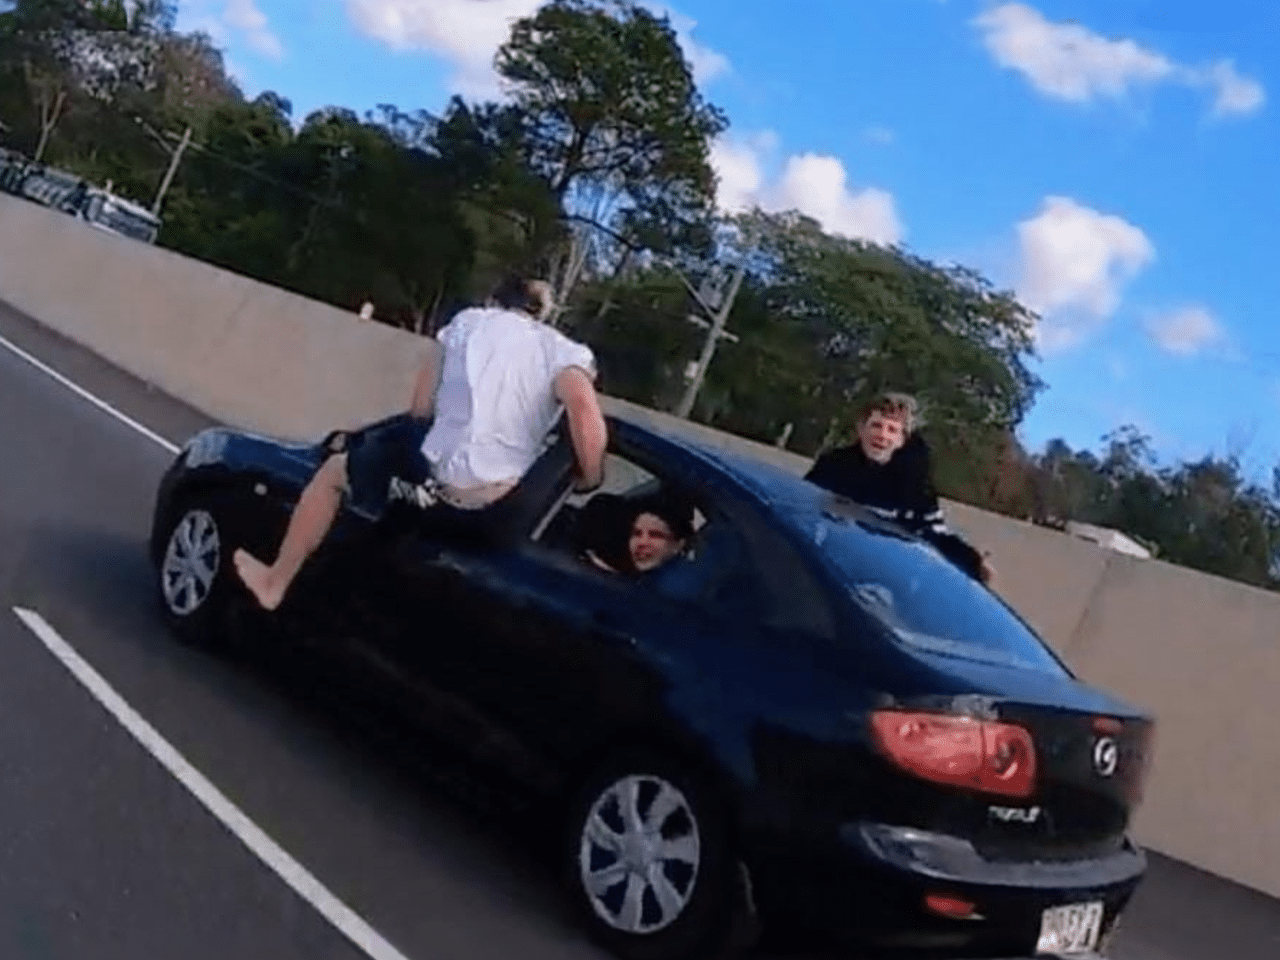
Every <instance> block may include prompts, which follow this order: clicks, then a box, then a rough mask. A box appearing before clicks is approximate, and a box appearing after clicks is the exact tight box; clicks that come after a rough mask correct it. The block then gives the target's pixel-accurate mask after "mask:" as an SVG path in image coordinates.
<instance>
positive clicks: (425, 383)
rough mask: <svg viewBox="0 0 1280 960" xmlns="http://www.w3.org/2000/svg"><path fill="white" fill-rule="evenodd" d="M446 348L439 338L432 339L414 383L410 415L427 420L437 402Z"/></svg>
mask: <svg viewBox="0 0 1280 960" xmlns="http://www.w3.org/2000/svg"><path fill="white" fill-rule="evenodd" d="M443 354H444V348H443V347H442V345H441V344H440V342H439V341H438V340H433V341H431V343H430V345H429V349H428V350H427V356H426V359H424V360H423V361H422V367H421V368H420V369H419V370H418V378H417V380H415V381H414V384H413V398H412V400H410V401H409V414H410V416H414V417H418V418H420V419H422V420H426V419H427V418H429V417H430V416H431V414H432V412H433V411H434V409H435V404H436V391H437V390H438V389H439V388H440V371H441V370H442V369H443V367H444V356H443Z"/></svg>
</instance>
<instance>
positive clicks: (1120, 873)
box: [753, 823, 1146, 960]
mask: <svg viewBox="0 0 1280 960" xmlns="http://www.w3.org/2000/svg"><path fill="white" fill-rule="evenodd" d="M1145 872H1146V856H1145V854H1143V852H1142V851H1141V850H1140V849H1138V848H1137V847H1136V846H1134V845H1133V844H1131V843H1128V842H1126V843H1125V844H1124V846H1123V847H1121V848H1120V849H1118V850H1116V851H1115V852H1114V853H1111V854H1109V855H1107V856H1105V857H1100V858H1097V859H1083V860H1073V861H1063V862H1044V861H1039V862H1026V863H1017V862H1005V861H993V860H988V859H986V858H985V857H983V856H982V855H981V854H980V853H979V852H978V851H977V850H976V849H975V848H974V847H973V846H972V844H970V843H968V842H967V841H965V840H962V839H959V838H956V837H951V836H947V835H943V834H936V833H929V832H927V831H922V830H914V829H908V828H903V827H895V826H889V825H886V824H878V823H849V824H845V825H844V826H843V827H842V828H841V830H840V832H839V836H838V839H837V840H836V842H834V843H831V842H828V843H826V844H823V845H822V846H821V847H820V848H819V847H814V846H810V847H808V849H806V850H805V851H804V852H803V853H801V852H798V851H786V852H783V853H779V852H778V851H776V850H775V851H774V852H773V853H772V854H770V855H766V856H765V857H763V858H762V859H760V860H757V861H756V862H755V863H754V864H753V881H754V887H755V891H756V894H757V903H758V905H759V907H760V910H761V914H762V920H763V921H764V923H765V926H766V927H769V928H773V929H779V928H781V929H783V930H786V931H787V933H788V934H789V938H790V937H793V936H795V935H796V934H799V935H800V938H802V939H808V938H810V937H816V938H817V939H819V940H820V941H822V942H823V944H831V943H838V944H841V945H850V946H852V945H854V944H859V945H861V944H874V945H876V946H878V947H883V948H903V949H907V950H915V949H921V950H940V951H946V953H945V955H946V956H947V957H948V958H949V960H950V958H954V960H969V958H981V960H1030V958H1032V957H1036V956H1037V955H1036V954H1035V948H1036V943H1037V941H1038V939H1039V935H1040V922H1041V916H1042V914H1043V912H1044V911H1045V910H1046V909H1049V908H1051V907H1057V906H1065V905H1068V904H1077V903H1085V902H1091V901H1101V902H1102V904H1103V905H1104V911H1103V923H1102V930H1103V934H1104V936H1105V934H1106V933H1107V932H1108V931H1109V930H1110V929H1111V928H1112V927H1113V926H1114V924H1115V922H1116V920H1117V919H1118V918H1119V916H1120V914H1121V913H1122V912H1123V910H1124V909H1125V907H1127V906H1128V902H1129V899H1130V898H1131V897H1132V895H1133V893H1134V891H1135V890H1136V889H1137V887H1138V885H1139V883H1140V882H1141V880H1142V877H1143V876H1144V874H1145ZM933 894H936V895H942V896H948V897H953V898H958V899H962V900H965V901H967V902H970V903H972V904H974V905H975V908H976V909H975V913H976V915H977V916H976V918H974V919H963V920H960V919H953V918H949V917H944V916H939V915H938V914H936V913H933V912H931V911H930V910H928V909H927V908H926V906H925V897H926V896H927V895H933ZM1104 943H1105V941H1104ZM1050 956H1051V955H1050ZM1039 957H1044V955H1043V954H1041V955H1039ZM1071 960H1088V957H1087V955H1085V956H1084V957H1082V956H1081V955H1079V954H1076V955H1073V956H1072V957H1071ZM1095 960H1104V958H1103V957H1102V956H1101V955H1098V956H1097V957H1096V958H1095Z"/></svg>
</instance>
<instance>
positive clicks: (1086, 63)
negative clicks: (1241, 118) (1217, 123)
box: [973, 3, 1266, 117]
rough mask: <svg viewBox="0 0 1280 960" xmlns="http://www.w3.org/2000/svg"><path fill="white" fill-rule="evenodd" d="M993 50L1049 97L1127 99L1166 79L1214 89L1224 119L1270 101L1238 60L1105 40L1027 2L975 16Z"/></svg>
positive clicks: (1078, 100)
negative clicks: (1181, 56) (1194, 58)
mask: <svg viewBox="0 0 1280 960" xmlns="http://www.w3.org/2000/svg"><path fill="white" fill-rule="evenodd" d="M973 23H974V26H975V27H976V28H977V29H978V32H979V33H980V34H981V35H982V40H983V43H984V45H985V46H986V48H987V52H988V53H990V54H991V56H992V58H993V59H994V60H995V61H996V63H997V64H999V65H1000V66H1002V67H1004V68H1006V69H1009V70H1014V71H1016V72H1018V73H1020V74H1022V76H1023V77H1025V78H1026V79H1027V80H1028V81H1029V82H1030V83H1031V85H1032V86H1033V87H1035V88H1036V89H1037V90H1038V91H1040V92H1041V93H1043V94H1045V95H1046V96H1050V97H1054V98H1056V99H1059V100H1065V101H1068V102H1070V103H1080V104H1084V103H1089V102H1091V101H1094V100H1097V99H1102V98H1110V99H1114V100H1119V99H1123V98H1125V97H1127V96H1129V95H1130V94H1131V93H1133V92H1134V91H1136V90H1138V89H1140V88H1143V87H1146V88H1153V87H1156V86H1158V85H1159V84H1162V83H1176V84H1181V85H1183V86H1186V87H1193V88H1205V89H1208V90H1209V92H1210V93H1211V95H1212V96H1213V107H1212V113H1213V115H1214V116H1217V117H1225V116H1230V115H1235V114H1248V113H1253V112H1255V111H1257V110H1258V109H1260V108H1261V107H1262V105H1263V103H1264V102H1265V100H1266V94H1265V91H1264V90H1263V87H1262V85H1261V84H1260V83H1258V82H1257V81H1256V80H1253V79H1251V78H1248V77H1245V76H1243V75H1242V74H1240V73H1239V72H1238V71H1237V70H1236V68H1235V65H1234V63H1233V62H1232V61H1230V60H1219V61H1217V62H1215V63H1211V64H1207V65H1198V66H1192V65H1188V64H1182V63H1178V62H1177V61H1175V60H1173V59H1172V58H1170V57H1169V56H1167V55H1165V54H1163V53H1161V52H1160V51H1158V50H1153V49H1151V48H1150V47H1147V46H1144V45H1142V44H1141V43H1138V42H1137V41H1135V40H1130V39H1119V38H1112V37H1106V36H1103V35H1102V34H1099V33H1096V32H1094V31H1093V30H1090V29H1089V28H1088V27H1085V26H1082V25H1081V24H1079V23H1075V22H1073V21H1060V22H1054V21H1051V20H1049V19H1047V18H1046V17H1045V16H1044V14H1042V13H1041V12H1040V11H1038V10H1036V9H1035V8H1034V7H1031V6H1028V5H1027V4H1024V3H1003V4H1000V5H998V6H993V7H988V8H987V9H986V10H984V11H983V12H982V13H980V14H979V15H978V16H977V17H975V18H974V21H973Z"/></svg>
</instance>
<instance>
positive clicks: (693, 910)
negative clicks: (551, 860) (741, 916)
mask: <svg viewBox="0 0 1280 960" xmlns="http://www.w3.org/2000/svg"><path fill="white" fill-rule="evenodd" d="M732 865H733V860H732V857H731V856H730V853H729V850H728V831H727V829H726V824H725V822H724V818H723V814H722V811H721V809H720V807H719V804H717V802H716V800H715V798H714V795H713V792H712V791H711V790H710V789H708V787H707V785H706V782H705V781H704V780H703V779H702V778H701V777H700V776H698V775H697V774H696V773H693V772H691V771H690V770H688V769H687V768H686V767H685V766H684V765H682V764H677V763H672V762H669V761H664V760H659V759H657V758H654V757H640V756H637V757H632V758H631V759H630V760H629V761H618V762H615V763H611V764H609V765H608V766H607V767H606V768H605V769H602V770H600V771H599V772H597V774H596V775H595V776H593V777H592V778H591V779H590V781H589V782H588V783H587V784H586V785H585V786H584V788H583V789H582V790H581V792H580V793H579V795H578V797H577V799H576V801H575V803H574V805H573V808H572V815H571V817H570V828H569V830H568V838H567V844H566V850H565V873H566V879H567V881H568V886H569V890H570V893H571V896H572V897H573V898H574V901H575V904H576V907H577V912H578V914H579V915H580V916H581V918H582V920H583V922H584V923H585V925H586V927H587V929H588V931H589V933H590V934H591V936H592V938H593V939H594V940H596V941H597V942H598V943H599V944H600V945H601V946H603V947H604V948H605V949H607V950H609V951H610V952H611V953H613V954H614V955H615V956H618V957H620V958H623V960H692V958H705V957H709V956H716V955H720V954H722V953H723V951H724V949H725V947H726V946H727V945H728V940H729V938H730V936H731V928H732V918H733V912H732V907H733V903H732V899H733V898H732V891H733V872H732Z"/></svg>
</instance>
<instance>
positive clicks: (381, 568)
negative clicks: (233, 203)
mask: <svg viewBox="0 0 1280 960" xmlns="http://www.w3.org/2000/svg"><path fill="white" fill-rule="evenodd" d="M422 429H424V426H423V425H422V424H420V423H414V422H412V421H410V420H408V419H407V418H405V417H392V418H389V419H387V420H385V421H381V422H379V423H376V424H373V425H371V426H369V427H366V428H365V429H363V430H359V431H355V432H353V433H351V434H349V435H346V434H342V435H337V434H335V435H331V436H330V437H327V438H325V439H324V440H323V441H321V442H318V443H316V444H314V445H300V444H287V443H282V442H278V441H275V440H272V439H269V438H264V437H258V436H254V435H251V434H247V433H243V432H238V431H232V430H226V429H213V430H208V431H205V432H202V433H200V434H198V435H196V436H195V437H193V438H192V439H191V440H190V441H189V442H188V443H187V444H186V446H185V447H184V448H183V450H182V451H181V453H180V454H179V456H178V457H177V459H176V461H175V462H174V464H173V465H172V467H171V468H170V469H169V471H168V472H167V473H166V475H165V476H164V478H163V481H162V482H161V485H160V488H159V491H158V496H157V500H156V504H155V514H154V519H153V533H152V537H151V544H150V549H151V555H152V558H153V560H154V564H155V569H156V573H157V586H158V593H159V596H160V599H161V603H162V608H163V611H164V614H165V616H166V617H167V619H168V621H169V622H170V624H171V626H172V628H173V630H174V631H175V632H177V633H178V634H179V635H181V636H182V637H184V638H185V639H187V640H189V641H191V642H198V643H205V644H213V643H218V642H222V641H224V640H226V639H227V638H230V637H233V636H235V635H236V634H237V632H239V631H246V630H248V631H252V633H253V636H255V637H258V638H262V637H268V638H269V639H270V641H271V642H272V643H274V644H278V645H280V646H281V647H284V648H286V649H288V650H289V651H290V653H289V656H291V657H298V658H307V659H308V661H309V662H314V663H327V664H329V665H330V666H333V667H336V668H337V669H336V670H335V671H334V676H338V677H341V678H342V679H343V682H344V683H349V684H352V685H363V689H365V690H366V691H370V690H372V691H375V692H376V696H377V697H378V699H379V702H380V703H382V704H384V705H385V706H386V708H387V710H388V715H389V716H391V717H392V718H393V720H394V722H396V723H398V724H400V725H401V730H402V733H403V736H406V737H413V736H424V737H426V736H430V737H432V738H435V739H436V742H440V741H439V738H440V737H444V738H448V740H449V741H451V742H452V743H453V744H454V745H459V746H461V747H463V748H464V749H466V750H467V751H468V752H469V754H470V756H471V757H472V758H473V759H479V760H481V761H483V762H485V763H492V764H494V765H496V767H497V768H499V769H501V770H502V771H504V773H505V774H507V775H515V776H517V777H518V778H519V782H520V783H521V784H522V785H523V786H524V788H525V789H527V790H528V792H529V795H530V796H536V797H538V798H539V802H549V803H550V806H549V807H548V809H551V810H554V811H555V812H556V813H557V816H558V819H559V820H560V821H561V822H560V823H559V824H558V825H557V826H558V828H562V839H561V841H560V843H559V848H558V849H559V866H560V868H561V872H562V873H563V878H564V882H565V885H566V888H567V890H568V895H569V897H570V898H571V899H572V901H573V903H574V904H575V905H576V907H577V908H578V911H579V913H580V916H581V918H582V922H583V924H584V926H585V928H586V929H587V930H588V931H589V932H590V933H591V934H592V935H593V936H594V937H595V938H596V939H597V940H598V942H600V943H601V944H602V945H604V946H605V947H607V948H608V949H609V950H611V951H612V952H613V953H614V954H615V955H617V956H619V957H624V958H629V960H693V958H700V957H706V956H712V955H715V951H716V950H721V951H723V950H724V949H726V944H727V945H728V948H730V949H732V948H733V947H734V944H735V943H739V942H741V941H742V940H743V938H742V936H741V931H743V930H754V931H758V930H761V929H763V930H764V931H766V932H768V931H779V932H782V933H783V934H784V935H785V936H788V937H790V935H791V934H792V933H793V932H800V933H806V934H814V933H817V934H820V935H821V936H820V939H819V941H816V942H822V941H827V942H831V941H834V942H837V943H848V944H850V945H853V944H862V945H875V946H874V948H875V949H887V948H894V952H897V948H903V949H906V950H908V952H911V951H925V952H928V953H929V954H930V955H938V951H943V953H942V954H941V955H944V956H948V957H951V956H954V957H988V958H993V957H1002V958H1003V957H1029V956H1077V955H1081V956H1083V955H1096V951H1098V950H1101V949H1103V947H1102V946H1101V945H1102V944H1105V942H1106V939H1107V937H1108V934H1109V933H1110V931H1111V930H1112V929H1113V927H1114V925H1115V923H1116V921H1117V919H1118V917H1119V915H1120V913H1121V912H1122V910H1123V909H1124V908H1125V906H1126V905H1127V903H1128V901H1129V899H1130V897H1131V895H1132V894H1133V892H1134V890H1135V888H1136V887H1137V885H1138V884H1139V882H1140V880H1141V878H1142V876H1143V873H1144V870H1145V867H1146V861H1145V858H1144V855H1143V853H1142V851H1141V850H1140V849H1139V848H1138V847H1137V846H1136V845H1135V844H1134V842H1133V841H1132V840H1131V838H1130V837H1129V835H1128V827H1129V822H1130V818H1131V816H1132V814H1133V812H1134V809H1135V807H1136V805H1137V804H1138V802H1139V800H1140V793H1141V789H1142V785H1143V781H1144V778H1145V774H1146V767H1147V763H1148V756H1149V753H1150V750H1151V733H1152V729H1153V723H1152V721H1151V719H1150V718H1148V717H1146V716H1144V715H1142V714H1141V713H1140V712H1139V711H1137V710H1135V709H1134V708H1133V707H1132V706H1130V705H1128V704H1126V703H1123V702H1121V701H1118V700H1116V699H1114V698H1113V697H1111V696H1109V695H1107V694H1106V693H1104V692H1102V691H1099V690H1097V689H1094V688H1092V687H1090V686H1088V685H1086V684H1084V683H1082V682H1081V681H1080V680H1079V679H1077V678H1076V677H1075V676H1074V675H1073V674H1072V672H1071V671H1070V670H1069V669H1068V668H1067V666H1066V665H1064V663H1063V662H1062V661H1061V660H1060V659H1059V658H1058V657H1056V656H1055V655H1054V653H1053V652H1052V651H1051V650H1050V649H1049V647H1048V646H1047V645H1046V644H1045V643H1044V642H1043V641H1042V640H1041V639H1040V638H1039V637H1038V636H1037V635H1036V633H1035V632H1034V631H1033V630H1032V629H1031V628H1030V627H1029V626H1028V625H1027V624H1026V623H1025V622H1024V621H1023V620H1022V619H1020V618H1019V617H1018V616H1017V615H1016V614H1015V613H1014V612H1013V611H1012V610H1011V609H1010V608H1009V607H1008V606H1007V605H1006V604H1005V603H1003V602H1002V601H1001V600H1000V599H999V598H998V597H997V596H996V595H995V594H994V593H992V592H991V591H990V590H988V589H987V588H985V587H984V586H982V585H981V584H979V583H977V582H975V581H974V580H973V579H971V578H970V577H968V576H967V575H965V574H964V573H963V572H961V571H960V570H959V569H957V568H955V567H953V566H952V565H951V564H950V563H948V562H947V561H946V560H945V559H943V558H942V557H941V556H940V555H939V554H938V553H936V552H935V550H934V549H933V548H932V547H930V546H929V545H928V544H926V543H925V542H923V541H921V540H919V539H917V538H915V537H913V536H911V535H909V534H907V533H906V532H904V531H902V530H901V529H899V528H897V527H895V526H893V525H892V524H890V523H887V522H885V521H884V520H882V519H878V518H877V517H875V516H873V515H871V514H869V513H867V512H864V511H862V510H860V509H859V508H858V507H857V506H855V505H854V504H851V503H849V502H847V501H843V500H841V499H839V498H836V497H834V496H832V495H831V494H829V493H827V492H825V491H823V490H820V489H819V488H817V487H815V486H813V485H811V484H809V483H807V482H805V481H804V480H802V479H800V478H799V477H796V476H793V475H791V474H788V473H786V472H784V471H781V470H776V469H773V468H771V467H768V466H766V465H763V464H761V463H757V462H755V461H752V460H748V459H744V458H739V457H736V456H734V455H731V454H728V453H725V452H722V451H718V450H713V449H704V448H703V447H701V446H697V445H694V444H691V443H689V442H686V441H684V440H681V439H677V438H675V437H672V436H667V435H663V434H660V433H656V432H653V431H650V430H648V429H645V428H642V427H640V426H637V425H635V424H633V423H631V422H627V421H622V420H616V419H615V420H611V421H610V433H611V441H610V443H611V446H610V454H609V462H608V469H607V478H606V482H605V486H604V488H603V489H602V490H600V491H596V492H593V493H592V494H585V495H584V494H579V493H576V492H574V489H573V486H572V454H571V448H570V445H569V442H568V439H567V437H566V436H563V435H559V434H557V435H553V437H551V438H550V439H549V441H548V444H547V448H546V450H545V452H544V454H543V456H542V458H541V459H540V460H539V461H538V463H537V464H536V465H535V466H534V468H533V469H532V470H531V471H530V473H529V474H528V475H527V476H526V478H525V481H524V482H523V484H522V485H521V486H519V487H517V488H516V489H515V490H514V491H513V492H512V493H511V494H509V495H508V496H507V498H505V499H504V501H502V502H501V508H502V509H503V511H504V514H503V529H504V530H505V531H506V534H507V535H506V536H505V537H504V538H502V539H499V540H493V539H486V540H483V541H473V540H471V539H468V538H466V537H464V536H461V535H460V534H459V533H458V531H456V530H455V531H453V532H452V533H448V534H444V533H441V532H440V530H439V529H438V528H435V527H432V526H429V525H425V523H424V520H423V517H425V516H426V514H423V513H419V512H416V511H415V510H414V509H413V508H410V507H408V506H405V507H404V508H403V510H402V511H401V512H398V513H393V514H391V515H389V516H388V517H386V518H384V519H383V520H382V521H380V522H378V523H371V522H368V521H366V520H364V519H362V518H361V517H360V516H357V515H356V514H355V513H354V512H350V511H345V510H344V512H343V513H342V514H341V515H340V517H339V521H338V524H337V527H336V528H335V531H334V533H333V534H332V536H331V538H330V540H329V542H328V543H327V544H326V545H325V546H323V547H322V548H321V549H320V550H319V551H318V552H317V554H316V555H315V556H314V557H313V558H312V560H311V561H309V563H308V565H307V567H305V568H304V572H303V574H302V575H301V576H300V578H299V580H298V581H297V582H296V584H295V587H294V589H293V590H292V591H291V592H290V594H289V596H288V598H287V599H286V601H285V603H284V604H283V605H282V606H281V607H280V608H279V609H278V610H276V611H275V612H273V613H271V614H267V613H264V612H262V611H261V610H260V609H258V608H257V607H256V606H254V605H253V604H252V603H251V602H250V600H249V595H248V594H247V592H246V591H244V590H243V589H241V588H240V586H239V583H238V581H237V579H236V577H235V574H234V567H233V566H232V564H231V555H232V552H233V551H234V549H235V548H236V547H237V546H246V547H248V548H250V549H251V550H254V551H255V552H256V553H257V554H258V555H259V556H263V557H267V558H270V557H272V556H274V551H275V549H276V547H277V545H278V543H279V539H280V537H281V536H282V534H283V529H284V525H285V521H286V519H287V516H288V512H289V510H290V508H291V507H292V505H293V503H294V502H295V500H296V497H297V496H298V494H299V492H300V490H301V488H302V486H303V484H304V483H305V482H306V480H307V479H308V478H309V477H310V476H311V474H312V472H313V471H314V470H315V469H316V467H317V466H318V465H319V464H320V463H321V461H322V460H323V459H324V457H325V456H326V454H327V452H328V451H330V450H332V449H336V448H337V446H339V445H341V444H344V443H345V444H359V443H367V442H371V441H372V440H374V439H376V438H377V437H378V436H379V435H388V434H389V433H390V432H394V431H415V430H418V431H420V430H422ZM657 490H660V491H663V492H664V493H665V494H666V495H669V496H680V497H684V498H687V502H689V503H691V504H693V505H694V507H695V508H696V510H695V513H694V524H693V532H692V535H691V536H688V537H686V538H685V540H684V542H683V544H682V550H681V551H680V552H679V554H678V555H676V556H674V557H673V558H672V559H670V560H669V561H668V562H666V563H664V564H662V565H661V566H659V567H657V568H656V569H651V570H646V571H644V572H638V571H637V570H623V571H620V572H619V571H615V569H613V568H608V567H602V566H601V565H600V564H598V563H595V562H593V559H592V558H593V556H594V554H592V553H591V549H592V543H591V542H589V540H590V538H591V537H597V538H598V537H599V535H600V528H599V527H598V526H596V525H594V524H592V523H588V522H587V517H588V516H589V515H592V514H593V513H595V512H596V511H593V510H592V509H591V508H590V507H589V504H590V502H591V501H592V500H593V499H594V498H595V497H601V498H604V500H611V501H612V502H613V505H614V506H617V505H619V504H622V505H623V506H625V505H626V504H627V503H629V502H631V501H632V500H633V499H634V498H636V497H650V496H651V495H652V494H653V493H654V492H655V491H657ZM645 502H650V501H645ZM614 533H615V534H616V535H617V536H620V537H623V538H625V537H626V531H625V530H624V529H623V528H622V527H615V528H614ZM621 552H625V546H624V547H623V550H622V551H621ZM264 631H265V632H264ZM285 645H291V646H288V647H285ZM805 939H806V940H810V939H811V938H809V937H806V938H805Z"/></svg>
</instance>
